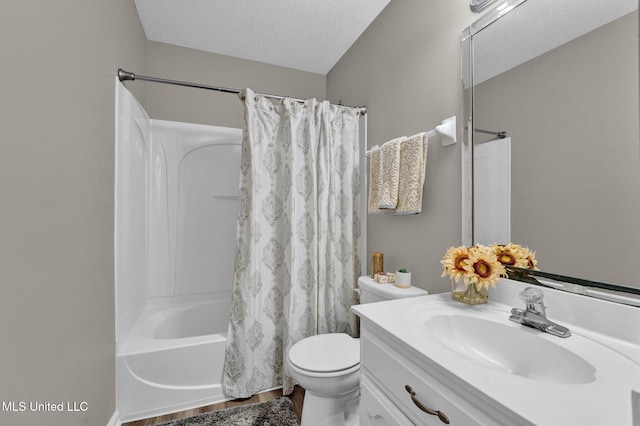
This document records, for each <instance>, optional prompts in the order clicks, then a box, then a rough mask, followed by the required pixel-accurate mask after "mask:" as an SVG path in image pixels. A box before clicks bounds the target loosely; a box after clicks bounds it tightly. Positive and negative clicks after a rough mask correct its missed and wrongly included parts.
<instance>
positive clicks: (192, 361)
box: [116, 297, 232, 422]
mask: <svg viewBox="0 0 640 426" xmlns="http://www.w3.org/2000/svg"><path fill="white" fill-rule="evenodd" d="M229 306H230V299H229V298H228V297H227V298H223V299H217V300H208V301H198V302H191V303H181V304H179V305H172V306H154V307H151V308H148V309H147V310H146V311H145V312H144V313H143V314H142V316H141V317H140V319H139V320H138V322H137V323H136V325H135V327H134V329H133V330H132V332H131V334H130V335H129V337H128V339H127V341H126V342H125V344H124V345H123V346H122V350H121V351H120V353H119V354H118V356H117V360H116V362H117V370H118V371H117V374H118V392H117V395H118V407H119V410H120V413H119V414H120V419H121V421H123V422H125V421H132V420H139V419H142V418H147V417H154V416H159V415H162V414H167V413H171V412H175V411H181V410H187V409H191V408H195V407H200V406H204V405H209V404H214V403H217V402H222V401H227V400H229V399H232V398H229V397H227V396H226V395H225V394H224V393H223V392H222V386H221V381H222V368H223V364H224V351H225V346H226V342H227V325H228V323H229Z"/></svg>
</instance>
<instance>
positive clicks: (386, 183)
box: [378, 137, 406, 209]
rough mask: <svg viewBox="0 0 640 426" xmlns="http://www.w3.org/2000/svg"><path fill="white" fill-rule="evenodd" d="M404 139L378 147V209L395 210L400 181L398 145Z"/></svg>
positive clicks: (391, 141)
mask: <svg viewBox="0 0 640 426" xmlns="http://www.w3.org/2000/svg"><path fill="white" fill-rule="evenodd" d="M405 139H406V138H404V137H403V138H397V139H393V140H390V141H389V142H386V143H384V144H383V145H382V146H381V147H380V168H379V170H378V208H379V209H395V208H396V207H397V206H398V184H399V182H398V181H399V179H400V144H401V143H402V141H404V140H405Z"/></svg>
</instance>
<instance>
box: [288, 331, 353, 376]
mask: <svg viewBox="0 0 640 426" xmlns="http://www.w3.org/2000/svg"><path fill="white" fill-rule="evenodd" d="M289 361H290V362H291V364H293V365H294V366H295V367H297V368H299V369H302V370H305V371H309V372H313V373H335V372H339V371H344V370H349V369H352V368H353V367H355V366H358V365H359V364H360V340H359V339H354V338H352V337H351V336H349V335H348V334H345V333H330V334H318V335H317V336H311V337H307V338H305V339H302V340H300V341H299V342H298V343H296V344H295V345H293V346H292V347H291V350H290V351H289Z"/></svg>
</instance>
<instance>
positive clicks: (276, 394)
mask: <svg viewBox="0 0 640 426" xmlns="http://www.w3.org/2000/svg"><path fill="white" fill-rule="evenodd" d="M281 396H282V389H277V390H272V391H268V392H262V393H259V394H257V395H253V396H252V397H251V398H244V399H234V400H232V401H226V402H220V403H218V404H213V405H207V406H204V407H199V408H194V409H192V410H186V411H180V412H178V413H172V414H165V415H164V416H158V417H152V418H149V419H143V420H136V421H133V422H127V423H123V424H122V426H154V425H157V424H160V423H163V422H168V421H170V420H176V419H181V418H183V417H191V416H197V415H198V414H202V413H209V412H211V411H218V410H224V409H225V408H231V407H237V406H239V405H247V404H255V403H258V402H266V401H271V400H272V399H277V398H280V397H281ZM289 398H291V402H293V408H294V410H295V412H296V417H297V418H298V424H300V418H301V416H302V403H303V401H304V389H303V388H301V387H300V386H298V385H296V387H295V388H294V390H293V393H292V394H291V395H289Z"/></svg>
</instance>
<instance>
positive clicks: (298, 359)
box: [286, 276, 429, 426]
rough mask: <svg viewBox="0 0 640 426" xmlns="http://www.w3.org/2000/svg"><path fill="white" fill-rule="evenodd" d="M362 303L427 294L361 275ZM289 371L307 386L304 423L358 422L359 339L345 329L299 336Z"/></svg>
mask: <svg viewBox="0 0 640 426" xmlns="http://www.w3.org/2000/svg"><path fill="white" fill-rule="evenodd" d="M358 287H359V291H360V303H373V302H381V301H384V300H392V299H402V298H406V297H417V296H425V295H427V294H429V293H428V292H427V291H425V290H422V289H420V288H417V287H409V288H398V287H396V286H395V285H394V284H378V283H376V282H375V281H374V280H373V279H371V277H368V276H363V277H360V278H359V279H358ZM286 367H287V371H288V373H289V375H290V376H291V377H293V379H294V380H295V381H296V382H297V383H298V384H299V385H300V386H302V387H303V388H304V389H305V395H304V405H303V408H302V422H301V426H325V425H326V426H342V425H344V426H352V425H357V424H358V404H359V400H360V387H359V383H360V340H359V339H354V338H353V337H351V336H349V335H348V334H344V333H329V334H319V335H317V336H311V337H307V338H305V339H302V340H300V341H299V342H297V343H296V344H295V345H293V346H292V347H291V349H290V350H289V354H288V357H287V363H286Z"/></svg>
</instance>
